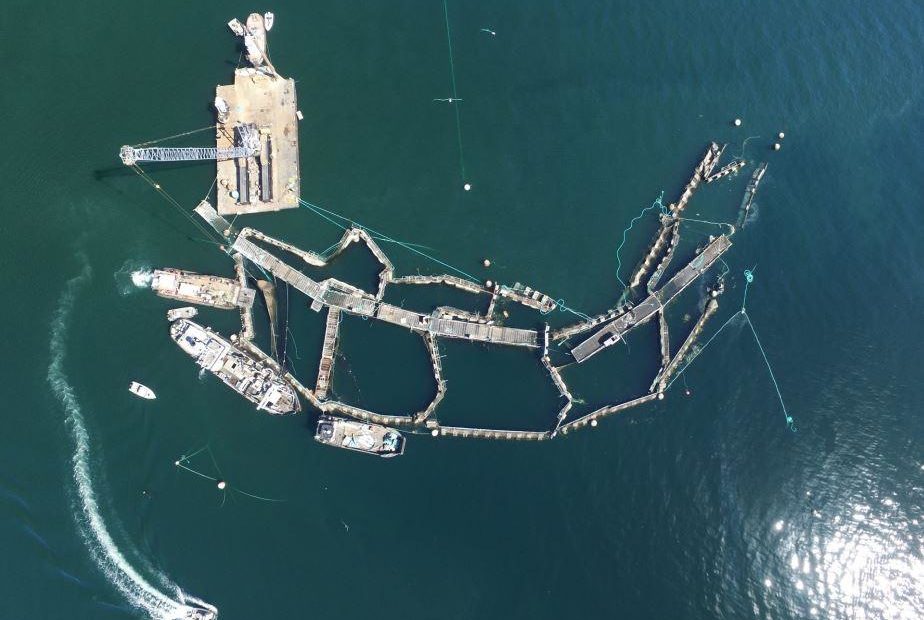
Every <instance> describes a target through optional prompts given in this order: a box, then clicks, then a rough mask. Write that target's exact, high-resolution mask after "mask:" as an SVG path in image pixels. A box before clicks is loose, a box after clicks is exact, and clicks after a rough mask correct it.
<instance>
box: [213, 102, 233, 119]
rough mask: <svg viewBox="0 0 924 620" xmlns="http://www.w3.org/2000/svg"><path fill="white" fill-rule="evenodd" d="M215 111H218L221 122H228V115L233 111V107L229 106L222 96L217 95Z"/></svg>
mask: <svg viewBox="0 0 924 620" xmlns="http://www.w3.org/2000/svg"><path fill="white" fill-rule="evenodd" d="M215 111H216V112H217V113H218V122H219V123H226V122H228V115H229V114H230V112H231V108H230V107H229V106H228V102H227V101H225V100H224V99H222V98H221V97H215Z"/></svg>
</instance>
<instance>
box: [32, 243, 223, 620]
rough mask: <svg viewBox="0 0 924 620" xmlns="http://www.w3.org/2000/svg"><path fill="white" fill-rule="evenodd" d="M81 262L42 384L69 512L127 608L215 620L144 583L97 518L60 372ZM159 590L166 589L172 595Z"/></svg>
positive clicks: (80, 433)
mask: <svg viewBox="0 0 924 620" xmlns="http://www.w3.org/2000/svg"><path fill="white" fill-rule="evenodd" d="M82 260H83V267H82V269H81V271H80V273H79V274H78V275H76V276H74V277H73V278H71V279H70V280H68V282H67V285H66V287H65V289H64V291H63V292H62V294H61V297H60V299H59V301H58V307H57V308H56V309H55V313H54V316H53V318H52V323H51V344H50V347H49V348H50V354H51V360H50V362H49V364H48V374H47V379H48V383H49V385H50V386H51V389H52V391H53V392H54V394H55V396H57V398H58V400H59V401H60V402H61V406H62V407H63V409H64V413H65V422H66V424H67V427H68V430H69V431H70V435H71V439H72V440H73V448H74V453H73V456H72V458H71V461H72V464H73V468H74V473H73V476H74V483H75V485H76V495H77V497H76V502H75V503H77V504H78V505H77V506H75V510H74V514H75V517H76V519H77V526H78V529H79V530H80V534H81V536H82V538H83V540H84V543H85V544H86V546H87V548H88V549H89V551H90V554H91V555H92V557H93V560H94V561H95V562H96V565H97V567H98V568H99V569H100V571H101V572H102V573H103V574H104V575H105V576H106V578H107V579H108V580H109V582H110V583H111V584H112V585H113V586H115V587H116V588H117V589H118V590H119V592H120V593H121V594H122V595H123V596H125V598H126V599H127V600H128V602H129V603H130V604H131V605H132V606H133V607H135V608H136V609H138V610H140V611H143V612H145V613H146V614H147V615H148V616H149V617H151V618H153V619H155V620H180V619H196V620H211V619H212V618H215V617H216V616H217V615H218V610H217V609H216V608H215V607H213V606H211V605H209V604H207V603H205V602H203V601H200V600H198V599H196V598H194V597H191V596H188V595H186V594H185V593H184V592H183V591H182V590H181V589H180V587H179V586H178V585H176V584H175V583H173V582H172V581H171V580H170V579H169V577H167V576H166V575H163V574H159V575H156V580H157V581H159V582H160V583H162V584H164V586H165V587H163V588H161V589H158V588H157V587H155V586H154V585H152V584H151V583H150V582H149V581H148V580H146V579H145V578H144V577H143V576H142V575H141V574H140V573H139V572H138V571H137V570H136V569H135V567H133V566H132V565H131V564H130V563H129V561H128V559H126V557H125V556H124V555H123V554H122V552H121V551H120V550H119V548H118V547H117V546H116V544H115V541H114V540H113V539H112V536H111V535H110V534H109V530H108V529H107V527H106V523H105V522H104V521H103V517H102V514H101V513H100V509H99V504H98V502H97V499H96V492H95V490H94V488H93V478H92V475H91V463H90V438H89V434H88V433H87V429H86V425H85V423H84V418H83V413H82V411H81V409H80V403H79V402H78V400H77V396H76V393H75V392H74V388H73V386H72V385H71V384H70V383H69V382H68V378H67V374H66V373H65V371H64V360H65V357H66V353H67V328H68V325H69V322H70V315H71V311H72V310H73V307H74V303H75V301H76V298H77V294H78V292H79V291H80V288H81V287H82V286H84V285H85V284H86V283H87V282H88V281H89V280H90V277H91V270H90V265H89V262H88V261H87V259H86V258H85V257H82ZM162 590H172V594H168V593H166V592H164V591H162Z"/></svg>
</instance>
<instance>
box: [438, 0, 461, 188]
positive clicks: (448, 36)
mask: <svg viewBox="0 0 924 620" xmlns="http://www.w3.org/2000/svg"><path fill="white" fill-rule="evenodd" d="M443 15H444V16H445V17H446V42H447V44H448V45H449V74H450V76H451V77H452V97H453V99H458V98H459V93H458V92H457V91H456V65H455V62H454V61H453V59H452V35H451V34H450V32H449V7H447V6H446V0H443ZM452 106H453V107H454V108H455V113H456V136H458V138H459V169H460V170H461V173H462V182H463V183H464V182H465V156H464V155H463V153H462V120H461V118H460V112H459V105H458V102H457V101H454V102H452Z"/></svg>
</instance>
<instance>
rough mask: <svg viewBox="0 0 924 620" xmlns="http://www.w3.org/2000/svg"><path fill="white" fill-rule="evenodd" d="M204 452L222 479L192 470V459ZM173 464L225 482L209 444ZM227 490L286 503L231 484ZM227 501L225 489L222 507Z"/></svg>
mask: <svg viewBox="0 0 924 620" xmlns="http://www.w3.org/2000/svg"><path fill="white" fill-rule="evenodd" d="M202 452H208V454H209V458H210V459H211V461H212V465H213V466H214V467H215V471H217V472H218V475H219V476H222V478H215V477H213V476H209V475H208V474H204V473H202V472H201V471H198V470H196V469H194V468H192V467H190V466H189V465H188V463H189V461H190V459H192V458H193V457H194V456H197V455H198V454H201V453H202ZM173 464H174V465H176V466H177V467H179V468H180V469H184V470H186V471H188V472H189V473H191V474H195V475H196V476H199V477H200V478H204V479H206V480H211V481H212V482H217V483H221V482H223V477H224V474H222V473H221V468H220V467H219V466H218V461H217V460H216V459H215V454H214V453H213V452H212V448H211V447H210V446H209V444H205V445H204V446H202V447H201V448H199V449H198V450H196V451H195V452H193V453H192V454H190V455H185V454H184V455H183V456H181V457H180V458H179V459H177V460H176V461H174V463H173ZM225 484H227V483H225ZM219 488H221V487H219ZM227 488H228V489H230V490H231V491H234V492H236V493H240V494H241V495H246V496H247V497H252V498H253V499H257V500H260V501H264V502H284V501H286V500H284V499H273V498H271V497H261V496H260V495H254V494H253V493H248V492H247V491H244V490H242V489H239V488H237V487H235V486H232V485H230V484H228V485H227ZM226 499H227V492H225V491H224V489H222V500H221V505H222V506H224V505H225V500H226Z"/></svg>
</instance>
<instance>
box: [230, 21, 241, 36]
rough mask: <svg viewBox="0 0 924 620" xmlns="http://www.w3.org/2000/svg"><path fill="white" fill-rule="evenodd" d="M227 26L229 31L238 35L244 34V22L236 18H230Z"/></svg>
mask: <svg viewBox="0 0 924 620" xmlns="http://www.w3.org/2000/svg"><path fill="white" fill-rule="evenodd" d="M228 28H230V29H231V32H233V33H234V34H236V35H237V36H239V37H242V36H244V24H242V23H241V22H240V21H238V20H237V18H235V19H232V20H231V21H229V22H228Z"/></svg>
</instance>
